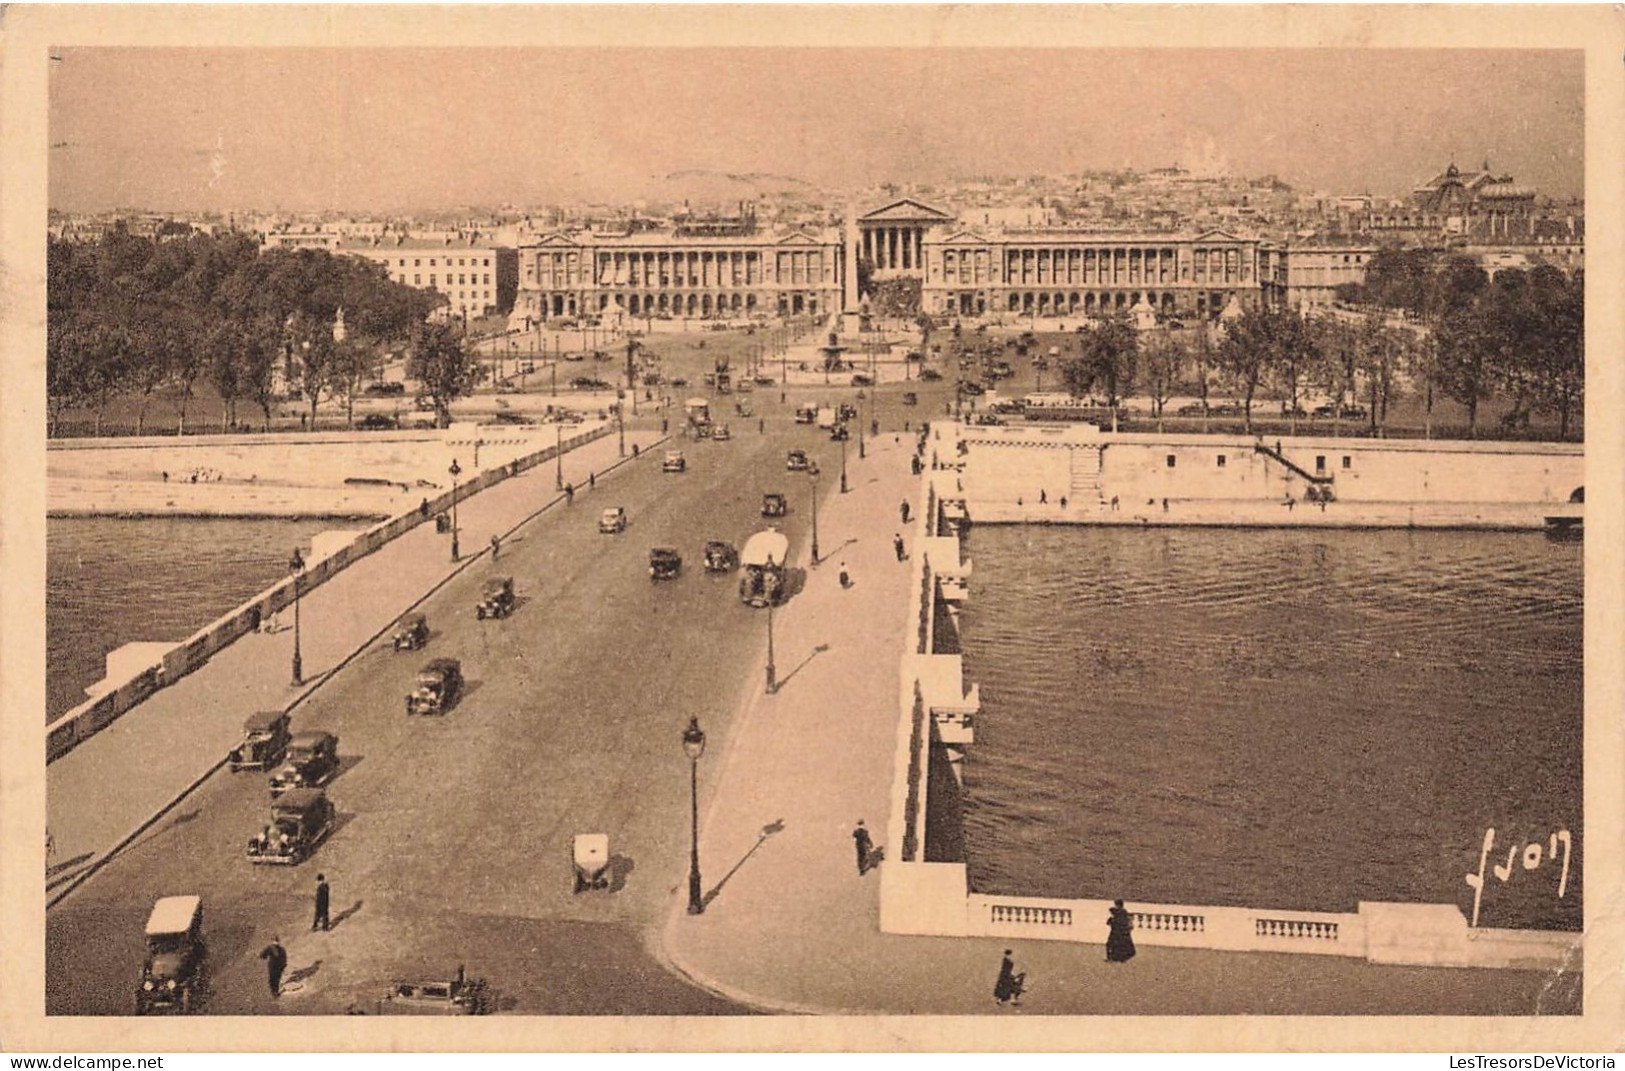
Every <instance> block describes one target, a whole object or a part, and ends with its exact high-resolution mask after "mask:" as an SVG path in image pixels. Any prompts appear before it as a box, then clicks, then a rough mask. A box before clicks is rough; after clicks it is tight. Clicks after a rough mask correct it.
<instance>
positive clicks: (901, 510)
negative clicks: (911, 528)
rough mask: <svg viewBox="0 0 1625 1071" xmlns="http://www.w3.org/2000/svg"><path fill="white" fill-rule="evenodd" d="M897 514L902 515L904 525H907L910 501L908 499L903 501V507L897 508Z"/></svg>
mask: <svg viewBox="0 0 1625 1071" xmlns="http://www.w3.org/2000/svg"><path fill="white" fill-rule="evenodd" d="M897 512H898V513H899V514H901V515H902V518H903V523H904V524H907V523H908V499H906V498H905V499H903V503H902V505H900V506H898V507H897Z"/></svg>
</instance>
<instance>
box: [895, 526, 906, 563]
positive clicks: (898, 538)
mask: <svg viewBox="0 0 1625 1071" xmlns="http://www.w3.org/2000/svg"><path fill="white" fill-rule="evenodd" d="M891 544H892V547H893V549H895V550H896V551H897V560H898V561H903V560H904V559H906V558H907V557H908V554H907V553H906V552H905V551H904V550H903V534H902V533H901V532H899V533H897V534H896V535H894V536H892V537H891Z"/></svg>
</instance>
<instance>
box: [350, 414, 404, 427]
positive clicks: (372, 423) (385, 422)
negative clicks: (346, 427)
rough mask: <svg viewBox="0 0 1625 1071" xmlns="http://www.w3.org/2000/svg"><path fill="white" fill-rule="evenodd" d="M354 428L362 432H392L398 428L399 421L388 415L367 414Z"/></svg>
mask: <svg viewBox="0 0 1625 1071" xmlns="http://www.w3.org/2000/svg"><path fill="white" fill-rule="evenodd" d="M356 427H358V428H360V429H361V430H362V431H393V430H394V429H396V428H398V427H400V421H398V420H396V419H395V418H394V417H392V416H390V415H389V414H388V413H368V414H367V415H366V416H364V417H362V418H361V420H360V422H359V423H358V424H356Z"/></svg>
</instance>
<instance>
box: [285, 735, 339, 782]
mask: <svg viewBox="0 0 1625 1071" xmlns="http://www.w3.org/2000/svg"><path fill="white" fill-rule="evenodd" d="M338 771H339V738H338V737H336V736H334V735H333V734H332V733H324V732H304V733H295V734H294V735H293V738H292V739H291V740H289V741H288V754H287V757H286V758H284V759H283V760H282V765H281V766H278V767H277V769H276V772H275V773H273V774H272V775H271V796H272V797H273V798H274V797H277V796H280V795H282V794H283V793H284V792H287V791H289V790H290V789H295V788H318V787H320V786H322V785H325V784H327V782H329V781H331V780H332V779H333V775H334V774H336V773H338Z"/></svg>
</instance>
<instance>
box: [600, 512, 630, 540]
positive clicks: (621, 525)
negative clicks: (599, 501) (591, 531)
mask: <svg viewBox="0 0 1625 1071" xmlns="http://www.w3.org/2000/svg"><path fill="white" fill-rule="evenodd" d="M598 531H599V532H600V533H602V534H603V535H615V534H617V533H619V532H624V531H626V507H624V506H611V507H609V508H608V509H606V510H605V511H604V512H603V513H602V514H601V515H600V516H599V518H598Z"/></svg>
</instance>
